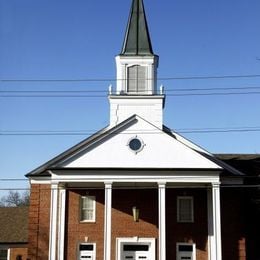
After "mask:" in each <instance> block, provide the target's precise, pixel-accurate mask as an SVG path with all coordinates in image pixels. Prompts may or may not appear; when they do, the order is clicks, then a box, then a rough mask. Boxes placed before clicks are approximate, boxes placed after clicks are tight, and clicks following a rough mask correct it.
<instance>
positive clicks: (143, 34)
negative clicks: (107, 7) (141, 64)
mask: <svg viewBox="0 0 260 260" xmlns="http://www.w3.org/2000/svg"><path fill="white" fill-rule="evenodd" d="M121 55H153V50H152V44H151V39H150V35H149V31H148V26H147V21H146V17H145V11H144V5H143V0H133V2H132V7H131V11H130V15H129V20H128V24H127V28H126V34H125V39H124V45H123V48H122V51H121Z"/></svg>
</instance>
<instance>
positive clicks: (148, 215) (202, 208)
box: [28, 185, 246, 260]
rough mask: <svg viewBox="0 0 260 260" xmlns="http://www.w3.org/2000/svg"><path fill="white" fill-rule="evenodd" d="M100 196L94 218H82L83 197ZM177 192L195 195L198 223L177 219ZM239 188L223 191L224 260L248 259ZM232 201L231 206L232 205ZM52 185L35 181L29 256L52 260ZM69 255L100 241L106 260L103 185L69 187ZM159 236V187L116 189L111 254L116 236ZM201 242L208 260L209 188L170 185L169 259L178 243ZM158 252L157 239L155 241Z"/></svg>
mask: <svg viewBox="0 0 260 260" xmlns="http://www.w3.org/2000/svg"><path fill="white" fill-rule="evenodd" d="M86 194H88V195H93V196H95V197H96V221H95V223H82V222H81V221H80V196H82V195H86ZM177 196H192V197H193V199H194V223H178V222H177ZM236 198H237V200H236V201H234V191H232V192H227V191H222V192H221V206H222V209H221V210H222V226H223V227H225V228H222V248H223V260H246V256H245V251H246V250H245V236H244V233H243V223H244V220H243V217H242V216H243V214H242V213H243V208H242V207H241V201H242V196H241V195H239V193H238V194H236ZM133 206H136V207H137V208H138V209H139V211H140V219H139V221H138V222H135V221H134V220H133V216H132V207H133ZM231 206H232V207H231ZM49 216H50V186H49V185H32V191H31V203H30V212H29V250H28V258H29V259H30V260H33V259H46V260H47V259H48V248H49V245H48V244H49V223H50V219H49ZM65 223H66V224H65V259H67V260H71V259H77V255H78V245H79V244H80V243H84V242H89V243H96V259H97V260H102V259H103V251H104V249H103V245H104V190H103V189H96V190H95V189H90V190H79V189H71V190H67V194H66V222H65ZM118 237H144V238H155V239H156V243H158V191H157V189H143V190H141V189H113V191H112V246H111V256H112V258H111V259H115V257H116V238H118ZM177 242H189V243H195V244H196V260H207V259H208V224H207V190H206V189H167V190H166V246H167V250H166V252H167V256H166V257H167V259H176V243H177ZM156 248H157V249H156V254H157V255H158V244H156Z"/></svg>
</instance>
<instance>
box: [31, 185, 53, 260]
mask: <svg viewBox="0 0 260 260" xmlns="http://www.w3.org/2000/svg"><path fill="white" fill-rule="evenodd" d="M50 194H51V190H50V185H44V184H41V185H34V184H33V185H32V186H31V197H30V208H29V223H28V228H29V230H28V242H29V247H28V258H29V259H30V260H36V259H37V260H48V251H49V226H50Z"/></svg>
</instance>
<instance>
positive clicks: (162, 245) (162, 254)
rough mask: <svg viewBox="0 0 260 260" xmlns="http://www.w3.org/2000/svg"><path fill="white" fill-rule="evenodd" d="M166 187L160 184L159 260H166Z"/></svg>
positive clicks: (164, 184)
mask: <svg viewBox="0 0 260 260" xmlns="http://www.w3.org/2000/svg"><path fill="white" fill-rule="evenodd" d="M165 186H166V183H158V215H159V260H165V259H166V214H165V211H166V210H165V203H166V199H165Z"/></svg>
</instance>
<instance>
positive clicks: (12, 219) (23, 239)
mask: <svg viewBox="0 0 260 260" xmlns="http://www.w3.org/2000/svg"><path fill="white" fill-rule="evenodd" d="M28 210H29V208H28V207H0V227H1V232H0V244H18V243H27V241H28V238H27V236H28Z"/></svg>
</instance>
